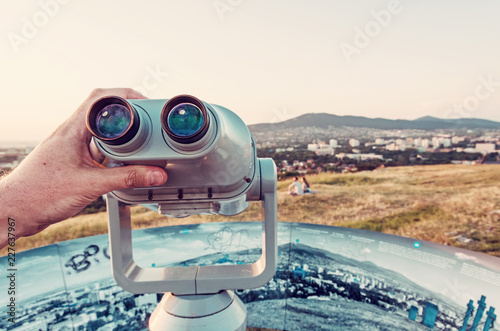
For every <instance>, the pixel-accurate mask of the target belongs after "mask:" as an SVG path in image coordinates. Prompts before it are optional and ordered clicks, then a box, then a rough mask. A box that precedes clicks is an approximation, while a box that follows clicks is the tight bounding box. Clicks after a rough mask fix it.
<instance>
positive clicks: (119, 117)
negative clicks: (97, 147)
mask: <svg viewBox="0 0 500 331" xmlns="http://www.w3.org/2000/svg"><path fill="white" fill-rule="evenodd" d="M131 120H132V118H131V116H130V111H129V109H128V108H127V107H125V106H123V105H119V104H111V105H108V106H106V107H104V108H103V109H102V110H101V111H100V112H99V113H98V114H97V116H96V127H97V130H98V131H99V133H100V134H101V135H102V137H104V138H109V139H114V138H117V137H120V136H121V135H123V134H124V133H125V131H127V129H128V128H129V126H130V122H131Z"/></svg>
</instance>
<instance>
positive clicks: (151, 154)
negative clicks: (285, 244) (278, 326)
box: [86, 95, 277, 295]
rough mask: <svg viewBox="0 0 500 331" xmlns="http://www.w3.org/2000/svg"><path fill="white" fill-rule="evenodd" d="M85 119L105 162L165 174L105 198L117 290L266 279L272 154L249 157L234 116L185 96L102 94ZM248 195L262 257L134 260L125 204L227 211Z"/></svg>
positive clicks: (272, 261) (225, 285)
mask: <svg viewBox="0 0 500 331" xmlns="http://www.w3.org/2000/svg"><path fill="white" fill-rule="evenodd" d="M86 121H87V128H88V130H89V131H90V132H91V133H92V135H93V142H94V143H95V145H96V146H97V148H98V150H99V151H100V153H102V155H103V156H104V157H105V159H106V162H105V163H104V164H105V165H106V166H108V167H116V166H124V165H131V164H135V165H153V166H158V167H162V168H164V169H165V170H166V171H167V174H168V181H167V182H166V183H165V184H164V185H162V186H157V187H147V188H131V189H124V190H119V191H114V192H111V193H109V194H108V196H107V205H108V216H109V230H110V232H109V236H110V246H111V247H110V248H111V260H112V268H113V275H114V277H115V279H116V281H117V283H118V284H119V285H120V286H121V287H122V288H124V289H125V290H127V291H129V292H132V293H158V292H173V293H175V294H176V295H185V294H209V293H218V292H219V291H221V290H227V289H245V288H255V287H259V286H262V285H264V284H265V283H267V282H268V281H269V280H270V279H271V278H272V277H273V275H274V273H275V270H276V263H277V261H276V260H277V248H276V246H277V245H276V227H277V225H276V223H277V207H276V182H277V179H276V178H277V176H276V167H275V164H274V162H273V161H272V159H261V158H258V157H257V154H256V146H255V143H254V141H253V138H252V135H251V133H250V131H249V130H248V128H247V126H246V125H245V123H244V122H243V121H242V120H241V119H240V118H239V117H238V116H237V115H236V114H234V113H233V112H232V111H230V110H228V109H226V108H224V107H221V106H218V105H214V104H208V103H206V102H203V101H201V100H199V99H197V98H195V97H193V96H189V95H179V96H176V97H174V98H171V99H169V100H150V99H131V100H125V99H123V98H120V97H116V96H109V97H104V98H101V99H99V100H97V101H96V102H95V103H94V104H93V105H92V106H91V108H90V109H89V112H88V113H87V118H86ZM249 201H262V204H263V207H264V215H265V220H264V222H263V243H262V256H261V258H260V259H259V260H258V261H257V262H255V263H253V264H248V265H214V266H190V267H171V268H158V267H156V268H147V267H141V266H138V265H137V264H136V263H135V262H134V260H133V256H132V240H131V219H130V205H134V204H142V205H145V206H148V207H151V206H155V207H157V208H155V209H157V211H158V212H160V213H161V214H164V215H167V216H172V217H185V216H189V215H196V214H221V215H228V216H229V215H236V214H238V213H241V212H243V211H244V210H245V209H246V208H247V207H248V202H249ZM167 244H168V243H167Z"/></svg>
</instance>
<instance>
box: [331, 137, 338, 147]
mask: <svg viewBox="0 0 500 331" xmlns="http://www.w3.org/2000/svg"><path fill="white" fill-rule="evenodd" d="M337 146H338V141H337V140H336V139H330V147H331V148H335V147H337Z"/></svg>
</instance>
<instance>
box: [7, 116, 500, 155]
mask: <svg viewBox="0 0 500 331" xmlns="http://www.w3.org/2000/svg"><path fill="white" fill-rule="evenodd" d="M311 114H318V115H320V114H326V115H334V116H339V117H344V116H355V115H337V114H331V113H305V114H300V115H297V116H296V117H293V118H289V119H287V120H283V121H280V122H265V123H264V122H263V123H254V124H247V125H248V126H255V125H264V124H279V123H282V122H286V121H288V120H291V119H295V118H298V117H301V116H306V115H311ZM356 117H365V118H367V119H370V120H375V119H384V120H391V121H399V120H403V121H406V119H402V118H396V119H392V118H383V117H366V116H356ZM424 117H433V118H436V119H439V120H456V119H446V118H438V117H434V116H422V117H419V118H415V119H411V120H407V121H418V120H420V119H422V118H424ZM465 119H467V120H485V121H492V122H495V123H498V124H499V125H500V121H493V120H489V119H485V118H475V117H470V118H465ZM377 130H384V129H377ZM386 130H389V129H386ZM391 130H392V129H391ZM404 130H413V129H404ZM431 131H432V130H431ZM43 139H44V138H42V139H39V140H37V139H32V140H30V139H20V140H11V141H7V140H2V139H0V148H8V147H17V148H20V147H35V146H36V145H38V144H39V143H40V142H41V141H42V140H43Z"/></svg>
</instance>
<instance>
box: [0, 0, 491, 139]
mask: <svg viewBox="0 0 500 331" xmlns="http://www.w3.org/2000/svg"><path fill="white" fill-rule="evenodd" d="M0 4H1V6H2V10H1V11H0V90H1V91H2V92H1V93H2V94H1V97H2V98H1V99H2V101H3V107H2V108H1V110H0V116H1V117H0V143H5V142H14V141H39V140H41V139H43V138H44V137H46V136H47V135H48V134H50V132H52V131H53V130H54V129H55V128H56V127H57V126H58V125H59V124H60V123H61V122H62V121H64V120H65V119H66V118H67V117H68V116H69V115H70V114H71V113H72V112H73V111H74V110H75V109H76V108H77V107H78V106H79V104H81V103H82V102H83V100H84V99H85V98H86V97H87V96H88V94H89V93H90V92H91V91H92V90H93V89H94V88H96V87H132V88H136V89H137V90H139V91H141V92H143V93H145V94H146V95H147V96H148V97H149V98H155V99H168V98H171V97H173V96H175V95H178V94H183V93H187V94H192V95H194V96H196V97H198V98H200V99H202V100H204V101H206V102H209V103H215V104H219V105H222V106H225V107H226V108H229V109H231V110H233V111H234V112H235V113H236V114H238V115H239V116H240V117H241V118H242V119H243V120H244V121H245V123H247V124H255V123H263V122H279V121H282V120H286V119H289V118H293V117H296V116H299V115H301V114H305V113H311V112H314V113H323V112H325V113H331V114H337V115H356V116H366V117H372V118H373V117H383V118H390V119H416V118H419V117H422V116H435V117H440V118H457V117H474V118H484V119H490V120H495V121H500V112H499V111H498V109H499V105H500V68H499V65H500V64H499V62H500V60H499V59H500V43H498V40H499V37H500V20H498V12H499V9H500V2H498V1H495V0H484V1H481V2H480V3H477V2H472V1H465V0H453V1H452V0H443V1H439V2H437V1H430V0H421V1H414V0H413V1H412V0H388V1H386V0H384V1H382V0H373V1H366V0H349V1H347V0H346V1H336V0H335V1H334V0H316V1H297V0H286V1H285V0H276V1H264V0H203V1H202V0H197V1H195V0H185V1H160V0H156V1H147V2H146V1H140V2H139V1H128V0H121V1H83V0H37V1H14V2H13V1H6V0H0Z"/></svg>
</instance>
